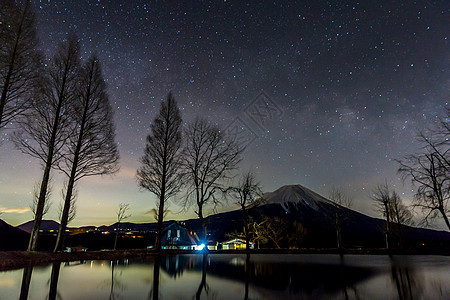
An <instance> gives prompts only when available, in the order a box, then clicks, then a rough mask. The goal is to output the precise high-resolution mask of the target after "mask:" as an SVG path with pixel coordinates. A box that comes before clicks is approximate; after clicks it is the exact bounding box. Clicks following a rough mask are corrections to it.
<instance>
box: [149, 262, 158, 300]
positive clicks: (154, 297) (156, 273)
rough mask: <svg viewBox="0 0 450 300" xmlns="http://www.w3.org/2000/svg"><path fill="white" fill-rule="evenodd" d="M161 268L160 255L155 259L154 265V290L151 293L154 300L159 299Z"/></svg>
mask: <svg viewBox="0 0 450 300" xmlns="http://www.w3.org/2000/svg"><path fill="white" fill-rule="evenodd" d="M160 266H161V256H160V255H159V254H158V255H157V256H156V257H155V262H154V265H153V287H152V290H151V291H150V292H151V293H150V294H152V296H153V297H152V298H150V299H153V300H157V299H158V298H159V270H160Z"/></svg>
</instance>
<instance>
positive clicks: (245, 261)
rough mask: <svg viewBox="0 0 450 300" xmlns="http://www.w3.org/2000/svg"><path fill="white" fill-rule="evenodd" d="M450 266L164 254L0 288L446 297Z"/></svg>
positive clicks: (60, 268)
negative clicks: (449, 268)
mask: <svg viewBox="0 0 450 300" xmlns="http://www.w3.org/2000/svg"><path fill="white" fill-rule="evenodd" d="M449 266H450V258H449V257H425V256H424V257H418V256H412V257H399V256H392V257H389V256H356V255H355V256H343V255H342V256H339V255H278V256H277V255H262V254H256V255H255V254H252V255H250V254H240V255H218V254H200V255H170V256H165V255H162V256H157V257H154V258H149V259H136V260H129V261H128V260H125V261H114V262H110V261H91V262H87V263H84V262H81V263H70V264H69V263H66V264H60V263H56V264H53V265H50V266H47V267H36V268H34V270H33V268H25V269H23V270H19V271H10V272H3V273H1V272H0V283H1V282H14V280H15V279H14V278H17V279H18V280H19V285H17V289H16V290H15V291H14V286H15V285H14V284H13V283H11V284H10V286H11V287H10V288H9V286H6V287H5V286H2V296H3V294H4V295H5V297H6V298H5V299H17V295H18V294H19V299H51V300H53V299H65V300H70V299H110V300H113V299H147V300H148V299H154V300H155V299H212V298H214V299H277V298H279V299H287V298H291V299H298V298H302V299H311V298H312V299H331V298H332V299H381V298H393V299H401V300H403V299H417V298H425V297H426V298H430V299H445V297H446V296H448V295H449V292H450V291H449V285H448V282H449V280H450V275H449V274H448V267H449ZM16 274H17V275H16ZM19 278H21V281H20V279H19ZM20 282H21V285H20ZM74 282H76V283H77V284H76V285H74V284H73V283H74ZM80 286H82V287H83V288H82V289H80V288H79V287H80Z"/></svg>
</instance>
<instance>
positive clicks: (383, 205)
mask: <svg viewBox="0 0 450 300" xmlns="http://www.w3.org/2000/svg"><path fill="white" fill-rule="evenodd" d="M390 193H391V192H390V189H389V186H388V184H387V181H386V182H385V183H384V184H379V185H377V186H376V187H375V189H374V191H373V194H372V200H373V201H374V203H375V207H376V209H377V210H378V212H380V213H381V214H382V215H383V217H384V218H385V228H384V233H385V238H386V249H389V247H390V242H391V223H392V216H391V195H390Z"/></svg>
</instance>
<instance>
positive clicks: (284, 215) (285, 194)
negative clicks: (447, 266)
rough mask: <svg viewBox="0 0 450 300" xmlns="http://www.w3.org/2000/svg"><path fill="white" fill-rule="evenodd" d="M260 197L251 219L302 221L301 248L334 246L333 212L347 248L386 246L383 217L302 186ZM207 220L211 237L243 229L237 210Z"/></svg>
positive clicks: (433, 240) (407, 230)
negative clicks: (339, 204) (338, 218)
mask: <svg viewBox="0 0 450 300" xmlns="http://www.w3.org/2000/svg"><path fill="white" fill-rule="evenodd" d="M263 198H264V205H261V206H259V207H255V208H251V209H250V215H251V216H252V218H253V220H255V221H258V222H259V221H261V220H262V219H263V216H266V217H269V218H279V219H283V220H286V221H287V222H288V223H292V222H294V221H296V222H299V223H301V224H302V226H303V227H305V228H306V230H307V234H306V237H305V239H304V242H303V244H302V246H304V247H336V231H335V215H336V212H339V213H340V214H341V215H345V218H346V220H345V221H344V222H343V226H342V236H343V243H344V245H345V246H346V247H376V248H382V247H384V245H385V237H384V233H383V228H384V225H383V224H384V222H383V220H381V219H378V218H372V217H369V216H367V215H364V214H362V213H359V212H357V211H354V210H352V209H348V208H345V207H336V206H335V205H334V204H333V203H332V202H331V201H330V200H328V199H326V198H325V197H323V196H321V195H319V194H317V193H316V192H314V191H312V190H310V189H308V188H306V187H304V186H302V185H286V186H283V187H281V188H279V189H277V190H276V191H274V192H271V193H266V194H264V196H263ZM206 220H207V222H208V232H209V238H210V239H213V240H218V241H223V240H225V239H226V238H227V237H226V234H227V233H231V232H234V231H238V232H239V231H242V228H243V222H242V213H241V211H240V210H234V211H229V212H224V213H218V214H214V215H211V216H208V217H207V218H206ZM184 222H185V224H186V225H187V226H188V227H189V228H191V229H192V230H194V231H196V232H197V233H200V232H201V230H202V229H201V224H200V221H199V220H198V219H189V220H185V221H184ZM170 223H171V221H167V222H165V224H166V225H167V224H170ZM120 226H121V228H124V229H125V228H126V229H128V230H135V231H141V232H142V231H156V223H141V224H134V223H122V224H121V225H120ZM116 227H117V224H113V225H111V226H102V230H107V229H108V228H110V229H112V228H116ZM403 230H404V233H403V237H404V243H405V245H407V246H408V247H410V248H411V247H419V246H422V244H425V245H427V246H428V245H432V246H433V247H440V248H442V247H445V246H449V245H450V233H449V232H446V231H436V230H431V229H423V228H416V227H410V226H404V227H403ZM292 234H295V233H292Z"/></svg>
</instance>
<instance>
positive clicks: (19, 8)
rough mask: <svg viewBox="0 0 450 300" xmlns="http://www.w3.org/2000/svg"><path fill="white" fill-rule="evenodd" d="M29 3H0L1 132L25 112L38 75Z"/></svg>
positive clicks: (34, 30) (36, 51) (34, 37)
mask: <svg viewBox="0 0 450 300" xmlns="http://www.w3.org/2000/svg"><path fill="white" fill-rule="evenodd" d="M30 2H31V1H29V0H26V1H13V0H3V1H1V2H0V93H1V95H0V129H1V128H3V127H5V126H6V125H7V124H8V123H9V122H10V121H11V120H12V119H13V118H15V117H16V116H18V115H20V114H21V113H23V112H24V111H25V110H26V108H27V107H28V104H29V101H30V100H31V97H32V95H33V91H34V90H35V88H36V84H37V82H38V78H39V74H40V73H41V67H40V61H41V54H40V52H39V51H38V50H37V46H38V39H37V35H36V25H35V23H36V22H35V15H34V12H33V9H32V7H31V4H30Z"/></svg>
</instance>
